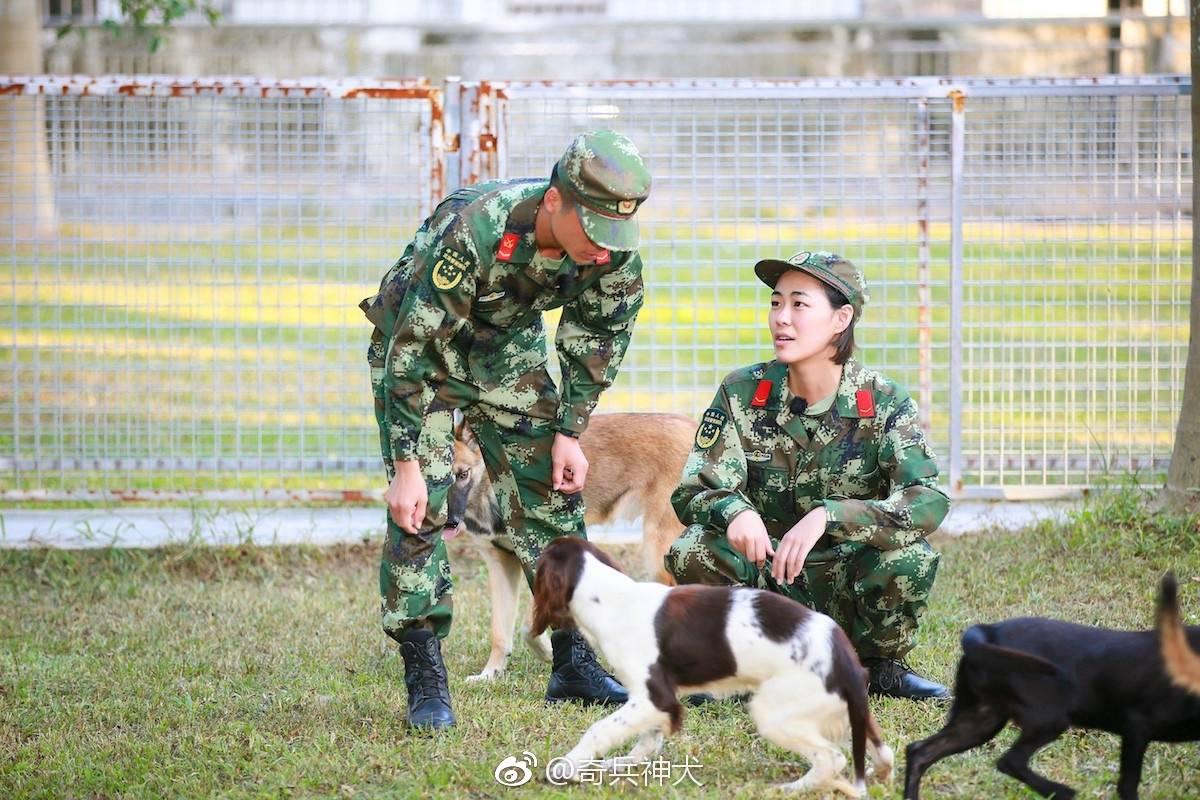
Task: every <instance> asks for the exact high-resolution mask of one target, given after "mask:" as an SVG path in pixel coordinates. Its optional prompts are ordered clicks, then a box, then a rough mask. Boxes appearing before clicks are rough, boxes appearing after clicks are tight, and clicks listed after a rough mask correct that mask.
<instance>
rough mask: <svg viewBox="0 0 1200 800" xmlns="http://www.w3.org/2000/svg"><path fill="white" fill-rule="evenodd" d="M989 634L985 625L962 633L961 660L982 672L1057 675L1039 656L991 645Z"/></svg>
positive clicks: (1048, 663)
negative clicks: (1000, 671) (996, 671)
mask: <svg viewBox="0 0 1200 800" xmlns="http://www.w3.org/2000/svg"><path fill="white" fill-rule="evenodd" d="M989 632H990V631H989V628H988V626H986V625H972V626H971V627H970V628H967V630H966V632H965V633H963V635H962V650H963V658H964V659H965V660H966V661H967V663H969V664H971V665H972V666H974V667H978V668H980V669H983V670H993V669H1000V670H1004V671H1007V672H1024V673H1027V674H1028V673H1032V674H1034V675H1047V676H1054V675H1058V674H1059V670H1058V667H1056V666H1054V664H1052V663H1050V662H1049V661H1047V660H1046V659H1044V658H1041V657H1040V656H1035V655H1033V654H1032V653H1025V652H1022V651H1020V650H1014V649H1012V648H1011V647H1003V646H1001V645H998V644H993V643H992V641H991V636H990V635H989Z"/></svg>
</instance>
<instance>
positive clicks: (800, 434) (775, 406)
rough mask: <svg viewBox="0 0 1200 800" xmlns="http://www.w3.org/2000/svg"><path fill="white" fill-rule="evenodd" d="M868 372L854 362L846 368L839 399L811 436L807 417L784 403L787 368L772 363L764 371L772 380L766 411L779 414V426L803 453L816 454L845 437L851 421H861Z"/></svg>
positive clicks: (821, 419) (844, 365)
mask: <svg viewBox="0 0 1200 800" xmlns="http://www.w3.org/2000/svg"><path fill="white" fill-rule="evenodd" d="M868 377H869V376H867V375H866V371H865V370H863V368H862V367H861V366H859V364H858V363H857V362H855V361H854V360H853V359H851V360H849V361H847V362H846V363H845V364H843V365H842V379H841V380H840V381H839V382H838V388H837V397H836V398H834V401H833V406H832V407H830V409H829V411H826V412H825V413H824V414H822V415H821V416H820V417H817V419H819V420H820V421H821V423H820V426H819V427H818V428H817V430H816V433H814V434H813V435H812V436H811V437H810V436H809V434H808V431H807V430H806V429H805V427H804V420H803V419H802V416H803V415H800V414H792V413H791V412H790V411H788V410H787V409H786V408H785V407H784V404H783V397H784V394H785V393H786V391H787V389H786V386H787V366H786V365H785V364H781V363H779V362H778V361H772V362H771V363H769V364H768V365H767V367H766V369H765V370H764V371H763V379H764V380H770V381H771V382H772V385H771V394H770V397H769V399H768V401H767V406H766V408H767V409H769V410H771V411H773V412H774V413H775V420H776V424H778V425H779V427H781V428H782V429H783V430H785V431H786V432H787V433H788V435H789V436H791V437H792V439H794V440H795V442H796V444H798V445H799V446H800V447H801V449H802V450H804V451H808V452H812V453H815V452H816V451H818V450H820V449H821V448H822V447H824V446H825V445H827V444H829V442H831V441H833V440H834V439H836V438H837V437H839V436H841V435H842V433H843V432H844V431H845V429H846V428H847V426H849V425H850V424H852V423H851V422H850V421H851V420H856V419H859V418H860V416H861V414H860V413H859V409H858V403H857V399H856V393H857V392H858V390H859V389H861V388H863V387H864V385H865V384H866V383H868V382H869V380H868Z"/></svg>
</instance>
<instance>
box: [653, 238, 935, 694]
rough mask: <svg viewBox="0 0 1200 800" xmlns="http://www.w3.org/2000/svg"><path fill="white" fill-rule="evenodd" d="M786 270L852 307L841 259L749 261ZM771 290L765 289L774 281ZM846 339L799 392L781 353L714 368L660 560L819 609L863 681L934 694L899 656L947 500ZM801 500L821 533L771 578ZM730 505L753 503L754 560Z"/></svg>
mask: <svg viewBox="0 0 1200 800" xmlns="http://www.w3.org/2000/svg"><path fill="white" fill-rule="evenodd" d="M788 270H799V271H801V272H804V273H808V274H809V275H811V276H812V277H814V278H816V279H817V280H818V281H820V282H821V283H823V284H826V285H828V286H832V287H833V288H834V289H835V290H837V291H838V292H839V294H837V295H836V297H838V299H839V300H838V301H839V302H841V298H843V297H844V299H845V302H846V303H848V304H849V305H851V306H853V310H854V316H853V318H852V319H853V320H854V321H856V320H857V319H858V317H859V316H860V314H861V311H862V306H863V303H864V302H865V300H866V282H865V280H864V279H863V277H862V273H861V272H859V271H858V270H857V269H855V268H854V266H853V265H852V264H850V262H848V261H846V260H845V259H842V258H841V257H839V256H834V255H832V254H830V253H807V252H805V253H799V254H797V255H796V256H793V257H792V258H791V259H789V260H788V261H780V260H775V259H768V260H765V261H761V262H759V263H758V264H757V265H756V267H755V272H756V273H757V274H758V276H759V278H760V279H761V280H762V281H763V282H764V283H766V284H767V285H768V286H771V287H772V288H774V287H775V285H776V282H777V281H779V279H780V276H781V275H783V274H784V273H785V272H787V271H788ZM774 298H775V302H779V301H778V292H776V293H774ZM852 351H853V325H852V323H851V326H850V338H849V347H848V348H846V349H845V354H844V356H843V357H844V358H845V359H846V360H845V361H844V363H843V364H842V369H841V377H840V380H839V381H838V383H837V389H836V392H834V393H833V394H832V395H831V396H829V397H826V398H825V399H824V400H823V401H821V400H816V401H815V402H814V403H813V405H811V406H808V405H807V404H806V403H805V401H804V400H803V399H802V398H799V397H794V396H793V395H792V394H791V390H790V389H789V381H788V365H787V364H783V363H780V362H779V361H778V360H775V361H769V362H766V363H761V364H755V365H753V366H750V367H746V368H744V369H740V370H737V371H736V372H733V373H732V374H730V375H729V376H728V377H726V378H725V380H724V381H723V382H722V384H721V387H720V389H719V390H718V391H717V394H716V397H715V398H714V399H713V402H712V406H711V407H710V408H709V409H708V410H707V411H705V412H704V415H703V418H702V421H701V425H700V428H699V429H698V431H697V433H696V440H695V447H694V448H693V450H692V453H691V456H690V457H689V459H688V462H687V465H686V467H685V468H684V472H683V476H682V479H681V482H680V484H679V486H678V488H677V489H676V490H675V493H674V495H673V497H672V502H673V504H674V506H675V511H676V513H677V514H678V516H679V519H680V520H681V521H682V522H683V523H684V524H685V525H687V526H688V528H687V530H686V531H685V532H684V533H683V535H682V536H681V537H680V538H679V539H678V540H677V541H676V542H675V543H674V545H673V546H672V547H671V549H670V551H669V552H668V553H667V556H666V559H665V563H666V567H667V570H668V571H669V572H671V573H672V574H673V575H674V576H675V577H676V579H677V580H678V581H679V582H680V583H705V584H725V585H729V584H743V585H747V586H754V587H758V588H762V589H767V590H769V591H772V592H778V593H779V594H782V595H785V596H787V597H791V598H793V599H795V600H797V601H799V602H801V603H803V604H804V605H806V606H808V607H810V608H813V609H816V610H818V611H821V612H823V613H826V614H828V615H830V616H831V617H833V618H834V619H835V620H836V621H837V622H838V623H839V624H840V625H841V626H842V628H843V629H844V630H845V631H846V633H847V634H848V635H849V636H850V639H851V641H852V642H853V643H854V645H855V647H856V648H857V650H858V653H859V656H860V657H861V658H862V659H863V662H864V664H865V665H866V666H867V668H868V670H869V672H870V676H871V689H872V691H873V692H875V693H883V694H888V695H892V696H899V697H909V698H913V699H924V698H938V699H943V698H946V697H948V696H949V692H948V691H947V689H946V688H945V687H944V686H941V685H940V684H937V683H933V682H932V681H928V680H926V679H924V678H922V677H920V676H919V675H917V674H916V673H914V672H913V671H912V670H911V668H909V667H908V666H907V665H906V664H905V663H904V662H903V661H902V660H901V659H902V658H903V657H904V655H905V654H906V653H908V652H909V651H910V650H911V649H912V647H913V638H914V634H915V633H916V630H917V621H918V619H919V618H920V616H921V613H922V612H923V611H924V609H925V605H926V599H927V598H928V596H929V591H930V588H931V587H932V585H933V580H934V576H935V575H936V573H937V566H938V554H937V553H935V552H934V551H933V549H932V548H930V546H929V543H928V542H927V541H926V540H925V537H926V536H927V535H928V534H930V533H932V532H933V531H934V530H936V529H937V527H938V525H940V524H941V522H942V520H943V519H944V518H945V516H946V513H947V511H948V509H949V500H948V499H947V497H946V495H945V494H943V493H942V491H941V490H940V489H938V486H937V476H938V470H937V466H936V463H935V461H934V456H933V453H932V452H931V451H930V449H929V446H928V444H927V443H926V441H925V436H924V434H923V433H922V432H921V428H920V426H919V425H918V423H917V409H916V404H915V403H914V402H913V400H912V398H911V397H909V395H908V394H907V393H906V392H905V391H904V389H902V388H901V387H900V386H898V385H897V384H896V383H894V382H892V381H890V380H888V379H887V378H885V377H884V376H882V375H880V374H878V373H876V372H872V371H871V370H868V369H866V368H864V367H863V366H861V365H860V364H858V363H857V362H856V361H854V360H853V359H851V358H849V354H850V353H851V352H852ZM839 352H840V351H839ZM835 362H836V358H835ZM810 513H815V514H818V515H819V514H822V513H823V514H824V519H820V518H818V520H817V522H816V525H817V526H822V525H823V533H822V528H821V527H816V528H814V533H813V534H811V535H812V536H813V537H814V539H813V541H815V544H813V545H812V550H811V551H809V552H808V554H807V556H804V557H803V561H802V564H803V566H802V567H800V566H799V564H797V566H796V568H795V569H794V570H793V574H792V575H788V576H787V578H788V579H787V580H786V581H785V580H783V579H781V575H786V573H787V570H786V569H784V570H781V569H780V558H781V557H782V556H783V553H782V551H781V541H782V539H783V537H784V536H785V534H787V533H788V532H789V531H791V530H793V529H797V528H799V526H800V525H801V521H803V520H805V518H806V517H808V515H810ZM741 514H753V515H758V516H759V517H761V520H762V523H763V525H764V526H765V528H766V535H767V537H769V539H770V542H771V548H770V549H767V550H764V551H763V553H764V555H763V556H761V557H760V558H761V560H760V561H759V563H756V562H755V560H754V559H752V558H750V557H748V556H747V554H746V553H744V552H742V551H740V550H739V549H738V548H736V547H734V546H733V545H732V544H731V542H730V538H729V537H728V536H727V533H728V530H729V527H730V524H731V522H732V521H733V520H734V518H735V517H737V516H738V515H741ZM815 537H819V538H815ZM776 551H779V553H778V557H776V558H774V559H772V558H770V557H769V556H770V555H776ZM793 576H794V577H793Z"/></svg>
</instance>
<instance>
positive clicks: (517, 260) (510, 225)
mask: <svg viewBox="0 0 1200 800" xmlns="http://www.w3.org/2000/svg"><path fill="white" fill-rule="evenodd" d="M547 186H549V184H546V186H542V187H540V188H539V189H538V191H536V192H534V193H533V194H531V195H529V197H526V198H525V199H524V200H522V201H521V202H519V203H517V204H516V205H515V206H513V207H512V210H511V211H509V212H508V220H507V221H506V222H505V224H504V232H503V233H502V234H501V235H500V239H499V241H497V242H496V248H497V250H498V249H499V248H500V245H501V243H502V242H503V241H504V237H505V236H508V235H510V234H511V235H515V236H517V237H519V239H518V240H517V245H516V247H515V248H514V249H513V252H512V256H511V257H510V258H508V259H507V261H508V263H510V264H528V263H529V262H530V261H531V260H533V254H534V253H536V252H537V241H536V238H535V233H534V222H535V220H536V219H537V212H538V208H539V207H540V206H541V204H542V196H543V195H544V194H545V193H546V187H547Z"/></svg>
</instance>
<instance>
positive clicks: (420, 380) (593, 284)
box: [360, 179, 642, 460]
mask: <svg viewBox="0 0 1200 800" xmlns="http://www.w3.org/2000/svg"><path fill="white" fill-rule="evenodd" d="M548 185H549V183H548V181H546V180H534V179H526V180H509V181H493V182H490V183H482V184H477V185H475V186H470V187H467V188H465V189H460V190H459V191H457V192H455V193H454V194H452V195H450V196H449V197H448V198H446V199H445V200H444V201H442V203H441V204H440V205H439V206H438V207H437V209H436V210H435V211H434V213H433V215H432V216H430V217H429V219H427V220H425V222H424V224H422V225H421V227H420V229H419V230H418V231H417V234H416V236H415V237H414V238H413V240H412V242H410V243H409V245H408V247H407V248H406V249H405V251H404V254H403V255H402V256H401V257H400V260H399V261H398V262H396V264H395V266H393V267H392V269H391V270H389V271H388V273H387V274H386V275H385V276H384V278H383V281H382V282H381V284H380V287H379V292H378V294H376V295H374V296H373V297H369V298H367V299H365V300H363V301H362V303H361V304H360V308H362V310H363V312H364V313H365V314H366V315H367V318H368V319H370V320H371V322H373V323H374V324H375V326H376V327H377V328H378V329H379V330H380V331H381V332H382V333H383V334H384V335H385V336H386V337H389V339H390V341H389V346H388V349H387V356H386V362H385V372H384V382H385V387H386V390H387V403H386V417H387V422H388V428H389V435H390V440H391V446H392V455H393V457H395V458H396V459H399V460H408V459H411V458H414V457H415V453H416V445H417V436H418V434H419V432H420V429H421V418H422V417H423V415H424V414H425V412H426V411H427V410H428V409H429V407H430V405H431V404H432V402H433V400H434V397H435V396H436V394H437V391H438V389H439V387H440V385H441V384H442V383H443V382H444V381H445V380H446V378H447V377H452V378H455V379H457V380H460V381H463V382H465V383H468V384H471V385H473V386H477V387H479V388H480V389H482V390H484V391H491V390H493V389H496V388H499V387H510V386H513V385H514V384H515V383H516V382H517V380H518V379H519V378H520V377H521V376H522V375H526V374H528V373H529V372H530V371H532V370H534V369H535V368H537V367H539V366H541V365H544V364H545V363H546V360H547V353H546V333H545V329H544V327H543V325H542V312H543V311H546V310H548V309H552V308H558V307H559V306H562V307H563V311H562V316H561V319H560V321H559V325H558V335H557V337H556V341H555V345H556V348H557V351H558V360H559V364H560V366H561V372H562V387H561V392H560V404H559V411H558V419H557V422H556V427H557V429H558V430H562V431H569V432H573V433H575V434H578V433H582V432H583V430H584V429H585V428H586V427H587V422H588V419H589V417H590V415H591V412H592V409H593V408H595V406H596V401H597V400H598V398H599V396H600V393H601V392H602V391H603V390H604V389H606V388H607V387H608V386H610V385H612V382H613V380H614V378H615V377H616V374H617V369H618V367H619V366H620V364H621V359H622V358H623V357H624V355H625V350H626V348H627V347H628V346H629V338H630V334H631V332H632V329H633V323H634V319H635V318H636V317H637V314H638V311H639V310H640V308H641V306H642V260H641V257H640V256H639V254H638V252H637V251H636V250H634V251H629V252H616V251H614V252H612V253H611V254H610V258H611V261H610V262H609V263H607V264H603V265H597V264H575V263H574V262H573V261H571V259H570V257H564V258H563V259H562V260H561V261H554V260H551V259H547V258H545V257H544V256H542V255H540V254H539V253H538V249H537V245H536V244H535V242H534V217H535V215H536V213H537V208H538V205H539V203H540V202H541V198H542V195H543V194H544V193H545V191H546V188H547V187H548Z"/></svg>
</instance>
